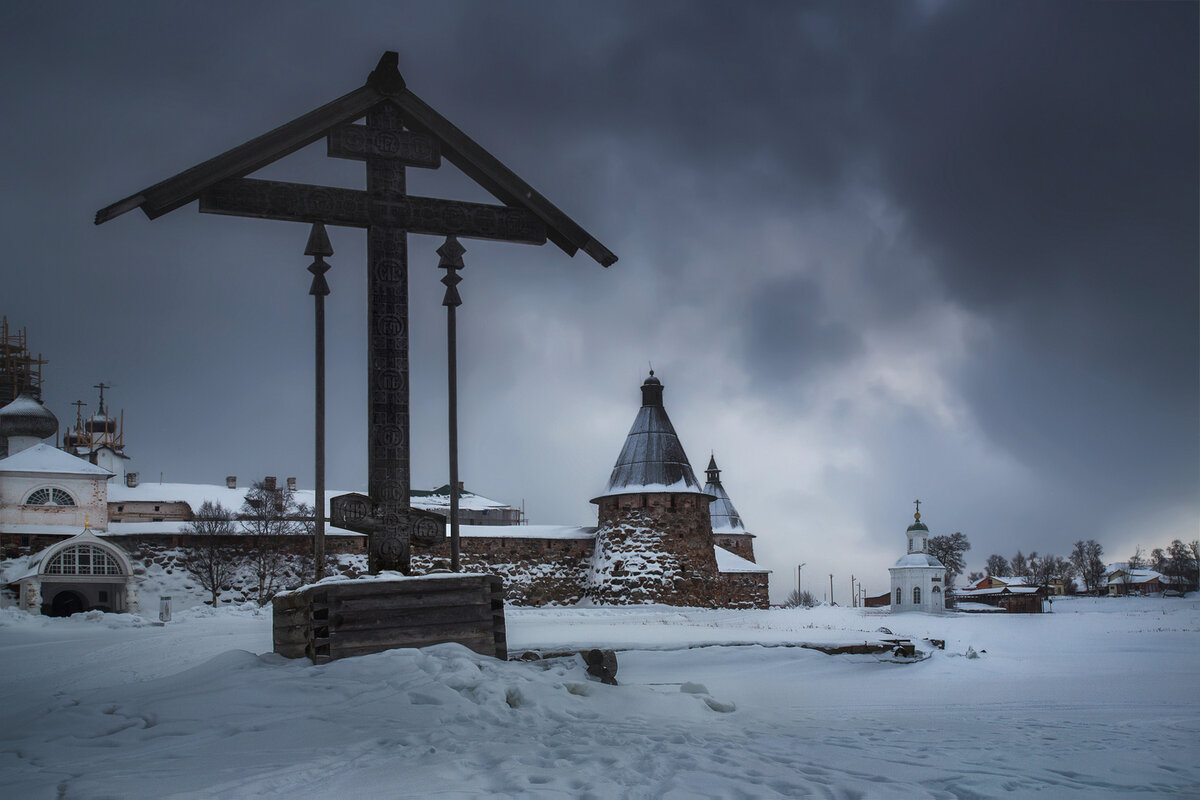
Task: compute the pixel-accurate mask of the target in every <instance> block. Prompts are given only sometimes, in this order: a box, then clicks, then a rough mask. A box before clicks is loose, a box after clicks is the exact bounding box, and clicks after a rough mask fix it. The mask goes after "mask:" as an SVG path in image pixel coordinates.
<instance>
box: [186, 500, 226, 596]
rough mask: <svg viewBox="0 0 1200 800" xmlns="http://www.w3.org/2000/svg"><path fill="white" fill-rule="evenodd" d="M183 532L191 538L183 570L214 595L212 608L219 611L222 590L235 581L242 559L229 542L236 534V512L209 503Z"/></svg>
mask: <svg viewBox="0 0 1200 800" xmlns="http://www.w3.org/2000/svg"><path fill="white" fill-rule="evenodd" d="M182 532H183V533H184V534H186V535H187V536H188V538H189V542H188V547H187V550H186V551H185V552H184V555H183V558H182V560H181V563H182V565H183V568H184V569H185V570H187V573H188V574H189V575H191V576H192V577H193V578H195V580H196V583H198V584H200V585H201V586H202V587H204V589H206V590H208V592H210V593H211V594H212V605H213V608H216V607H217V602H218V595H220V593H221V587H222V586H225V585H226V584H229V583H230V582H232V581H233V577H234V573H235V572H236V570H237V567H238V562H239V561H240V560H241V559H240V556H239V554H238V552H237V550H236V548H234V547H232V546H231V545H230V543H229V537H230V536H232V535H233V534H234V526H233V512H231V511H229V510H228V509H227V508H225V507H224V506H222V505H221V504H220V503H217V504H216V505H214V504H213V503H211V502H210V501H208V500H205V501H204V503H203V504H202V505H201V506H200V508H199V509H198V510H197V511H196V516H195V518H194V519H192V521H191V522H189V523H188V524H187V525H185V526H183V531H182Z"/></svg>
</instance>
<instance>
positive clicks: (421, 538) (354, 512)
mask: <svg viewBox="0 0 1200 800" xmlns="http://www.w3.org/2000/svg"><path fill="white" fill-rule="evenodd" d="M329 522H330V524H332V525H336V526H337V527H339V528H345V529H346V530H348V531H355V532H356V533H365V534H367V536H368V537H371V538H372V539H377V540H378V549H379V558H380V559H381V560H382V561H384V562H389V561H392V560H395V559H397V558H399V557H400V544H401V543H400V542H399V541H398V539H397V538H396V537H389V536H386V535H385V533H386V530H387V529H386V526H385V525H384V521H383V516H382V515H381V514H380V513H379V510H378V507H377V505H376V504H375V503H374V502H373V501H372V500H371V498H370V497H367V496H366V495H365V494H358V493H357V492H352V493H350V494H341V495H338V496H337V497H334V498H331V499H330V501H329ZM393 522H394V521H393ZM398 527H399V528H400V529H403V530H407V531H408V532H409V536H410V537H411V538H412V541H415V542H417V543H418V544H423V545H433V544H437V543H438V542H440V541H442V540H443V539H444V538H446V518H445V517H443V516H442V515H441V514H437V513H435V512H433V511H425V510H424V509H420V508H409V509H407V511H406V512H401V514H400V523H399V526H398ZM389 568H390V567H383V569H389Z"/></svg>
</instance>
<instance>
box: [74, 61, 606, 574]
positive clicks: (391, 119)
mask: <svg viewBox="0 0 1200 800" xmlns="http://www.w3.org/2000/svg"><path fill="white" fill-rule="evenodd" d="M364 117H365V122H366V124H365V125H360V124H353V123H356V122H357V121H358V120H360V119H363V118H364ZM322 137H324V138H325V139H326V142H327V152H328V155H330V156H332V157H334V158H348V159H355V160H359V161H363V162H365V164H366V172H367V181H366V190H365V191H362V190H355V189H343V188H336V187H330V186H314V185H310V184H297V183H283V182H279V181H265V180H256V179H251V178H247V177H245V176H246V175H248V174H250V173H252V172H254V171H256V170H258V169H260V168H262V167H264V166H266V165H267V164H270V163H272V162H274V161H276V160H278V159H280V158H283V157H284V156H287V155H289V154H291V153H293V152H295V151H296V150H299V149H300V148H302V147H305V146H306V145H309V144H311V143H313V142H315V141H317V140H318V139H320V138H322ZM442 158H445V159H446V160H447V161H449V162H451V163H452V164H454V165H455V166H456V167H458V168H459V169H460V170H462V171H463V172H464V173H465V174H466V175H468V176H469V177H470V178H472V179H473V180H474V181H475V182H476V183H478V184H479V185H480V186H481V187H483V188H484V189H486V190H487V191H488V192H490V193H491V194H492V195H493V196H494V197H496V198H497V199H498V200H499V201H500V202H501V203H503V205H487V204H481V203H466V202H459V201H452V200H441V199H436V198H430V197H414V196H412V195H409V194H408V192H407V188H406V185H405V170H406V168H408V167H419V168H425V169H437V168H438V167H439V166H440V165H441V160H442ZM197 199H198V200H199V201H200V211H201V212H204V213H209V214H229V215H235V216H242V217H257V218H260V219H274V220H284V221H288V222H304V223H315V222H320V223H323V224H325V225H342V226H348V227H353V228H366V230H367V297H368V312H367V313H368V326H367V339H368V365H367V396H368V404H369V409H368V417H367V430H368V459H367V476H368V477H367V491H368V496H363V495H344V496H342V497H341V498H335V499H334V501H335V502H334V503H333V511H334V513H333V514H332V515H331V521H333V522H334V524H339V523H340V524H341V525H343V526H345V527H349V528H351V529H354V530H359V531H361V532H365V533H367V534H368V535H369V537H370V570H371V572H373V573H374V572H378V571H379V570H382V569H398V570H401V571H403V572H408V571H409V557H410V541H411V540H412V539H413V538H414V537H415V538H418V539H423V538H429V539H431V540H434V541H436V540H437V538H438V536H439V535H443V536H444V527H439V526H442V525H444V522H443V521H442V518H441V517H440V516H439V515H431V514H429V513H427V512H422V511H420V510H418V509H413V508H412V507H411V504H410V499H411V496H410V492H411V482H410V471H409V466H410V465H409V395H408V392H409V383H408V377H409V370H408V234H409V233H424V234H433V235H437V236H460V237H465V238H476V239H492V240H500V241H508V242H519V243H523V244H538V245H540V244H545V242H546V240H547V239H549V240H550V241H552V242H553V243H554V244H556V245H557V246H558V247H559V248H561V249H562V250H563V251H564V252H566V253H567V255H574V254H575V253H576V251H578V250H583V251H584V252H585V253H587V254H588V255H589V256H591V257H592V258H593V259H594V260H595V261H597V262H598V263H599V264H601V265H602V266H605V267H607V266H609V265H611V264H613V263H614V262H616V260H617V258H616V256H614V255H613V254H612V253H611V252H610V251H609V250H608V249H607V248H605V247H604V246H603V245H602V244H600V243H599V242H598V241H596V240H595V239H593V238H592V237H591V236H590V235H589V234H588V233H587V232H586V231H585V230H584V229H583V228H581V227H580V226H579V225H578V224H576V223H575V222H574V221H573V220H572V219H571V218H569V217H568V216H567V215H566V214H564V213H563V212H562V211H560V210H559V209H558V208H556V207H555V206H554V205H553V204H551V203H550V202H549V201H548V200H546V198H544V197H543V196H542V195H540V194H538V193H537V192H536V191H534V190H533V189H532V188H531V187H530V186H529V185H528V184H527V183H525V181H523V180H522V179H521V178H519V177H518V176H517V175H516V174H515V173H514V172H512V170H510V169H508V167H506V166H504V165H503V164H502V163H500V161H499V160H498V159H496V158H495V157H494V156H492V155H491V154H490V153H488V152H487V151H486V150H484V149H483V148H482V147H481V146H479V145H478V144H476V143H475V142H474V141H473V140H472V139H471V138H470V137H468V136H467V135H466V134H464V133H463V132H462V131H460V130H459V129H458V128H456V127H455V126H454V125H453V124H451V123H450V122H449V121H448V120H447V119H445V118H444V117H442V116H441V115H440V114H439V113H438V112H437V111H435V110H434V109H433V108H431V107H430V106H429V105H427V104H426V103H425V102H424V101H422V100H421V99H420V98H419V97H417V96H416V95H415V94H413V93H412V92H411V91H410V90H409V89H408V87H407V86H406V85H405V82H404V79H403V77H401V75H400V71H399V69H398V56H397V54H396V53H394V52H387V53H385V54H384V55H383V57H382V58H381V59H380V61H379V64H378V66H377V67H376V68H375V70H374V71H373V72H372V73H371V74H370V76H369V77H368V78H367V82H366V84H365V85H364V86H362V87H361V88H359V89H356V90H354V91H353V92H350V93H349V94H346V95H343V96H342V97H340V98H338V99H336V100H334V101H333V102H331V103H327V104H326V105H324V106H321V107H320V108H318V109H316V110H314V111H310V112H309V113H307V114H305V115H303V116H301V117H299V118H297V119H295V120H293V121H291V122H289V123H287V124H285V125H282V126H280V127H278V128H276V129H275V130H273V131H270V132H268V133H265V134H263V135H262V136H259V137H258V138H256V139H253V140H251V141H249V142H246V143H245V144H243V145H240V146H238V147H235V148H233V149H232V150H229V151H227V152H225V153H222V154H221V155H219V156H216V157H215V158H212V159H210V160H208V161H205V162H204V163H202V164H198V165H197V166H194V167H192V168H191V169H188V170H186V171H184V172H181V173H180V174H178V175H176V176H175V177H173V178H169V179H167V180H165V181H163V182H161V183H158V184H155V185H154V186H151V187H149V188H147V189H144V190H143V191H141V192H138V193H137V194H135V195H132V196H130V197H127V198H125V199H124V200H121V201H120V202H117V203H114V204H113V205H111V206H108V207H107V208H104V209H101V210H100V211H99V212H98V213H97V214H96V224H97V225H99V224H101V223H104V222H107V221H108V220H110V219H113V218H114V217H117V216H120V215H121V214H124V213H125V212H127V211H131V210H133V209H134V208H141V209H142V211H143V212H145V214H146V216H148V217H149V218H150V219H155V218H157V217H159V216H162V215H163V214H166V213H168V212H170V211H173V210H175V209H177V208H180V207H182V206H184V205H186V204H187V203H190V202H191V201H193V200H197Z"/></svg>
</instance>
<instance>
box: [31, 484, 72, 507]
mask: <svg viewBox="0 0 1200 800" xmlns="http://www.w3.org/2000/svg"><path fill="white" fill-rule="evenodd" d="M25 505H27V506H73V505H75V498H73V497H71V495H69V494H67V493H66V492H64V491H63V490H62V489H56V488H54V487H53V486H44V487H42V488H41V489H35V490H34V491H33V492H31V493H30V494H29V497H27V498H25Z"/></svg>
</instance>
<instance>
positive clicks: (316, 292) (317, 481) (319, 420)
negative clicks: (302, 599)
mask: <svg viewBox="0 0 1200 800" xmlns="http://www.w3.org/2000/svg"><path fill="white" fill-rule="evenodd" d="M304 255H306V256H313V257H314V259H313V263H312V264H310V265H309V267H308V271H309V272H311V273H312V274H313V279H312V286H311V287H309V290H308V293H309V294H311V295H312V296H313V300H314V302H315V303H316V348H315V350H316V369H315V375H316V379H315V380H316V387H315V400H314V403H313V405H314V407H315V416H316V420H315V422H314V432H313V449H314V451H315V452H314V454H313V485H314V489H315V492H314V493H315V497H314V500H313V561H314V562H315V572H316V579H317V580H321V579H322V578H324V577H325V296H326V295H327V294H329V283H328V282H327V281H326V280H325V273H326V272H328V271H329V265H328V264H326V263H325V260H324V259H325V256H331V255H333V247H332V246H330V244H329V236H328V235H327V234H326V233H325V226H324V225H322V224H321V223H320V222H314V223H313V225H312V230H311V231H310V232H309V234H308V246H307V247H306V248H304Z"/></svg>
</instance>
